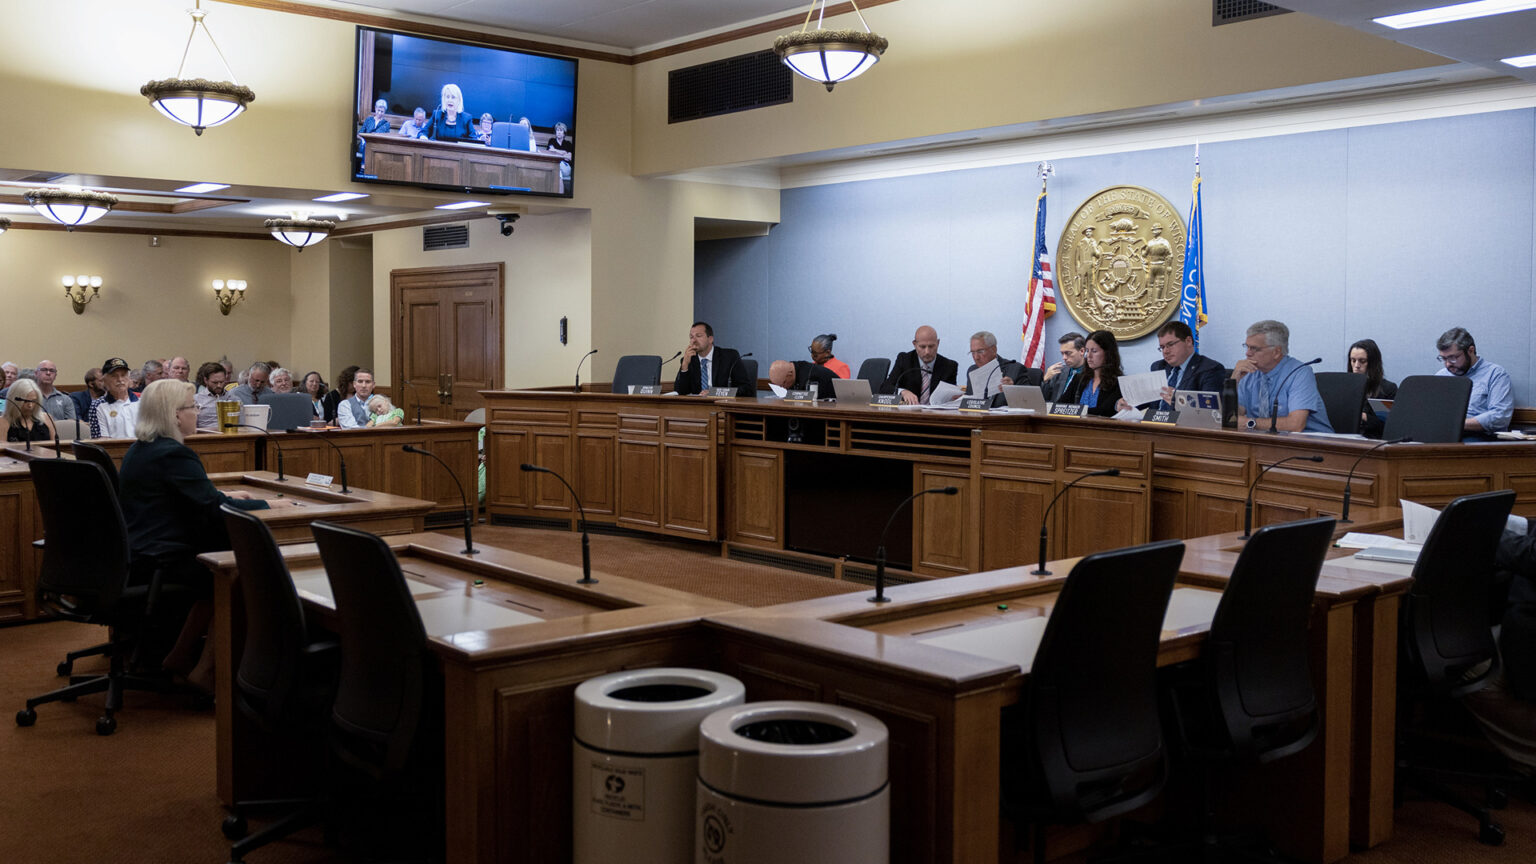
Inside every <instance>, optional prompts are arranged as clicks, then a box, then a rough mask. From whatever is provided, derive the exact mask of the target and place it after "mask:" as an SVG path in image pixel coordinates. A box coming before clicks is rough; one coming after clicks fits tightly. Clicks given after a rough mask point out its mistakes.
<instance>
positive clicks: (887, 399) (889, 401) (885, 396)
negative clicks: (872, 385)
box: [869, 393, 901, 408]
mask: <svg viewBox="0 0 1536 864" xmlns="http://www.w3.org/2000/svg"><path fill="white" fill-rule="evenodd" d="M869 404H870V406H872V407H875V408H889V407H891V406H894V405H900V404H901V397H900V396H897V395H896V394H895V393H876V394H875V395H874V397H873V398H871V399H870V400H869Z"/></svg>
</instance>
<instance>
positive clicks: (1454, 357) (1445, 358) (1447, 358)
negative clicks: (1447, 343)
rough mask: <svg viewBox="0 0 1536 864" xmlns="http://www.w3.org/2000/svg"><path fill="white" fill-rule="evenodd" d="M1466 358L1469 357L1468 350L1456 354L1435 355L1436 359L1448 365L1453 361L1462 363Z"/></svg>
mask: <svg viewBox="0 0 1536 864" xmlns="http://www.w3.org/2000/svg"><path fill="white" fill-rule="evenodd" d="M1465 359H1467V352H1465V351H1457V352H1456V353H1455V354H1436V355H1435V361H1436V362H1438V363H1444V364H1445V365H1447V366H1449V365H1451V364H1452V363H1460V362H1461V361H1463V360H1465Z"/></svg>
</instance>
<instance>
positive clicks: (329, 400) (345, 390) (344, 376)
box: [325, 366, 358, 423]
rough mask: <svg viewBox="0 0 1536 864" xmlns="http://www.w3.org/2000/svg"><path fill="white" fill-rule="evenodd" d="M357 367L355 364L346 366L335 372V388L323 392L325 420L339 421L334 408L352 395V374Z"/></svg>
mask: <svg viewBox="0 0 1536 864" xmlns="http://www.w3.org/2000/svg"><path fill="white" fill-rule="evenodd" d="M357 368H358V367H356V366H348V367H347V368H345V369H343V370H341V371H340V372H337V373H336V389H335V390H332V391H331V392H329V393H327V394H325V422H327V423H340V422H341V421H340V420H338V419H336V418H337V414H336V409H337V407H338V406H340V405H341V403H342V402H345V401H346V400H347V399H350V398H351V397H352V376H353V375H356V374H357Z"/></svg>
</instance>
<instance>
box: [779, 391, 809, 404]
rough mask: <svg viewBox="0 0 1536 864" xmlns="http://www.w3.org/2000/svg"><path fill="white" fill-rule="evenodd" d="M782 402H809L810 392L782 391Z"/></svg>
mask: <svg viewBox="0 0 1536 864" xmlns="http://www.w3.org/2000/svg"><path fill="white" fill-rule="evenodd" d="M784 401H785V402H811V401H813V400H812V398H811V391H809V390H786V391H784Z"/></svg>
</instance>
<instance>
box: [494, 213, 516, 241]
mask: <svg viewBox="0 0 1536 864" xmlns="http://www.w3.org/2000/svg"><path fill="white" fill-rule="evenodd" d="M494 215H495V216H496V221H497V222H500V223H501V236H503V237H511V236H512V230H513V229H512V223H514V222H516V221H517V218H518V215H519V214H517V213H496V214H494Z"/></svg>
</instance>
